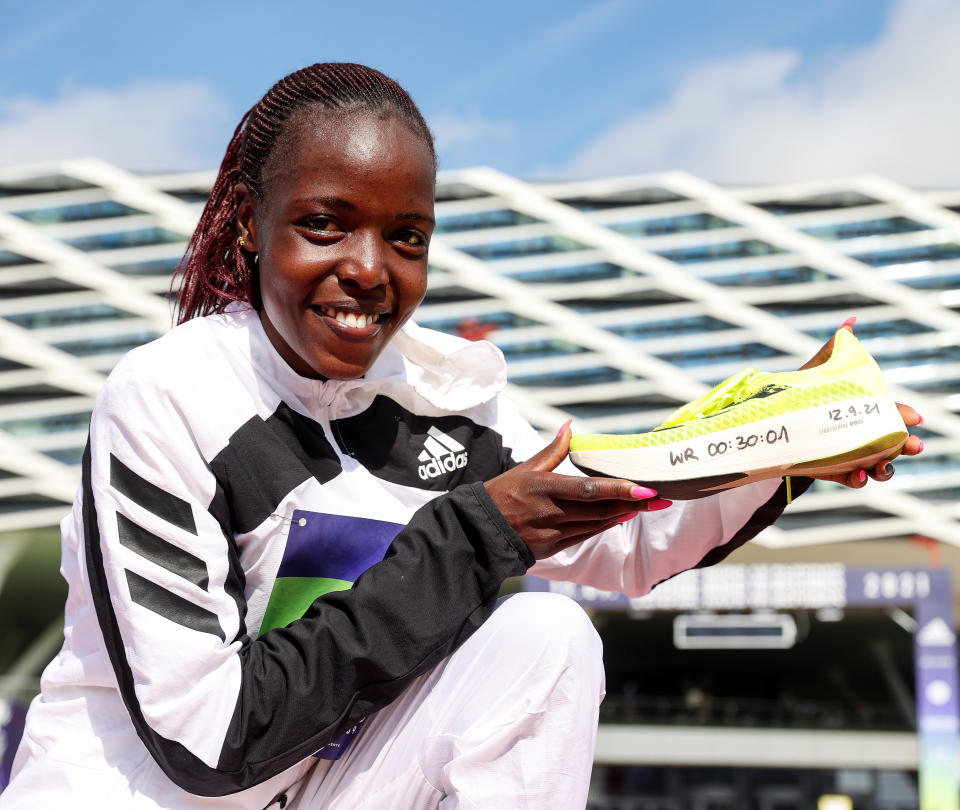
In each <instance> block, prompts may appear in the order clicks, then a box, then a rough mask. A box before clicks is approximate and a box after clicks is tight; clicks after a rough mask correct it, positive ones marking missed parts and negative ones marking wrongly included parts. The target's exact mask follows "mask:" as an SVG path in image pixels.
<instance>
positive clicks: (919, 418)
mask: <svg viewBox="0 0 960 810" xmlns="http://www.w3.org/2000/svg"><path fill="white" fill-rule="evenodd" d="M917 424H918V425H922V424H923V414H919V413H918V414H917Z"/></svg>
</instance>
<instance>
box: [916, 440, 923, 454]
mask: <svg viewBox="0 0 960 810" xmlns="http://www.w3.org/2000/svg"><path fill="white" fill-rule="evenodd" d="M917 452H918V453H922V452H923V442H920V447H918V448H917Z"/></svg>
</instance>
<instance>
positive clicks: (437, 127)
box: [429, 110, 516, 150]
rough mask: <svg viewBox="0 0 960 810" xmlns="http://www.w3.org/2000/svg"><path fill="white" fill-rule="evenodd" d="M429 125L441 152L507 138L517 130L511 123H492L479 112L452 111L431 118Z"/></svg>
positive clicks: (445, 111)
mask: <svg viewBox="0 0 960 810" xmlns="http://www.w3.org/2000/svg"><path fill="white" fill-rule="evenodd" d="M429 124H430V131H431V132H433V137H434V138H435V139H436V141H437V148H438V149H441V150H445V149H450V148H451V147H454V146H461V145H463V144H468V143H475V142H477V141H486V140H490V139H493V138H506V137H509V136H510V135H513V133H514V131H515V130H516V127H515V125H514V124H513V123H512V122H510V121H491V120H490V119H488V118H484V117H483V116H482V115H480V114H479V113H477V112H468V113H462V114H461V113H456V112H453V111H451V110H444V111H442V112H439V113H437V114H435V115H432V116H430V121H429Z"/></svg>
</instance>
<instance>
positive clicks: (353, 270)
mask: <svg viewBox="0 0 960 810" xmlns="http://www.w3.org/2000/svg"><path fill="white" fill-rule="evenodd" d="M349 248H350V249H349V250H348V251H347V253H346V255H344V257H343V258H342V259H341V261H340V263H339V267H338V275H339V276H340V278H342V279H343V280H345V281H350V282H352V283H354V284H356V285H357V286H358V287H360V288H361V289H363V290H371V289H374V288H376V287H379V286H382V285H384V284H386V283H387V267H386V259H387V257H386V252H385V249H384V248H385V245H384V244H383V238H382V236H381V235H380V234H379V233H377V232H374V231H373V230H357V231H354V232H353V234H351V239H350V245H349Z"/></svg>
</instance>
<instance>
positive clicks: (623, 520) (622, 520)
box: [617, 512, 640, 523]
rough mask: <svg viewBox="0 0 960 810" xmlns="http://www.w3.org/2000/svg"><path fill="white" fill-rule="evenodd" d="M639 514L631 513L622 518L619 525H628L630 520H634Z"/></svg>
mask: <svg viewBox="0 0 960 810" xmlns="http://www.w3.org/2000/svg"><path fill="white" fill-rule="evenodd" d="M639 514H640V513H639V512H631V513H630V514H629V515H624V516H623V517H622V518H620V520H618V521H617V523H626V522H627V521H628V520H632V519H633V518H635V517H636V516H637V515H639Z"/></svg>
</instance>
